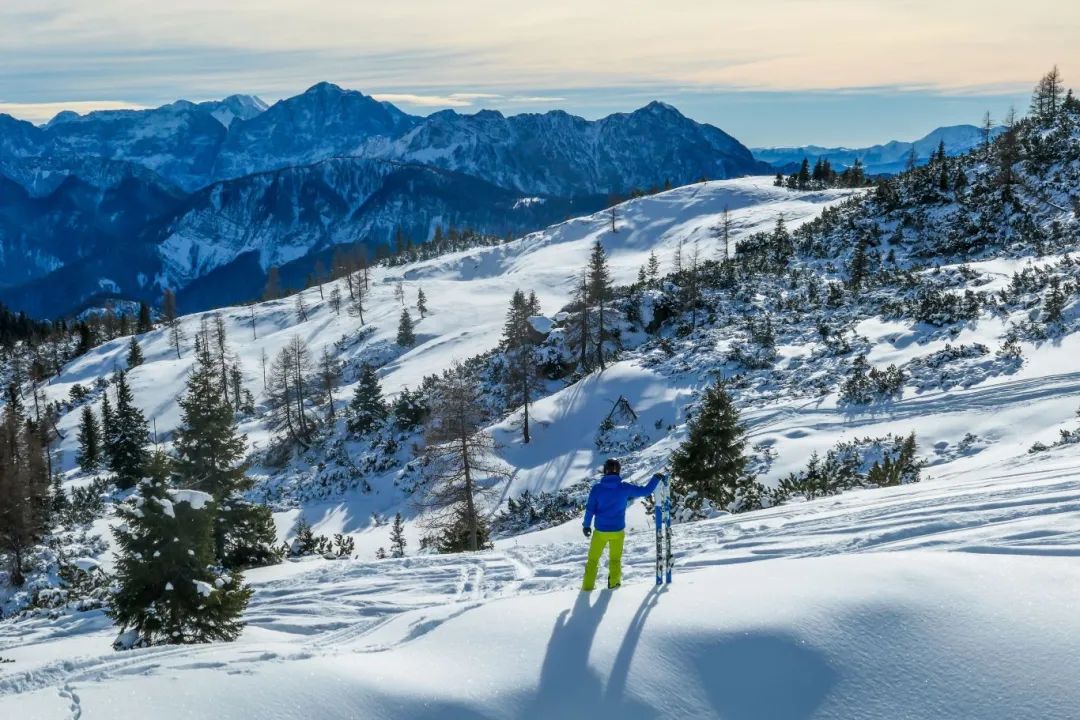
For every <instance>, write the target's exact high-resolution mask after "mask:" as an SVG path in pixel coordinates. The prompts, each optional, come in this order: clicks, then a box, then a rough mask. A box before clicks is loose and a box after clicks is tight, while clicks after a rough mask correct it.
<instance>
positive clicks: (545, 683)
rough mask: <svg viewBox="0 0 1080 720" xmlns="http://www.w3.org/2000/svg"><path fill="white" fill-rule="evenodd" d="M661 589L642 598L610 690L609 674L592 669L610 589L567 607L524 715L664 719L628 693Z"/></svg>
mask: <svg viewBox="0 0 1080 720" xmlns="http://www.w3.org/2000/svg"><path fill="white" fill-rule="evenodd" d="M659 593H660V590H658V589H656V588H653V589H652V590H650V591H649V593H648V594H647V595H646V596H645V598H644V599H643V600H642V603H641V606H640V607H639V608H638V610H637V612H636V613H635V614H634V617H633V619H632V620H631V622H630V626H629V627H628V628H627V630H626V635H625V636H624V637H623V641H622V644H621V645H620V647H619V651H618V653H617V655H616V657H615V662H614V665H613V666H612V670H611V675H610V677H609V679H608V682H607V687H606V689H603V685H604V683H603V678H602V677H601V676H600V674H599V673H598V672H596V670H594V669H592V668H590V667H589V653H590V650H591V649H592V644H593V639H594V638H595V637H596V632H597V629H598V628H599V626H600V622H601V620H602V618H603V615H604V611H605V610H606V609H607V606H608V603H609V602H610V601H611V593H610V592H601V594H600V599H599V600H597V602H596V603H595V604H594V605H590V604H589V594H588V593H584V592H583V593H581V594H580V595H579V596H578V599H577V601H576V602H575V603H574V607H573V609H572V610H564V611H563V612H562V614H561V615H559V619H558V620H556V621H555V628H554V629H553V630H552V633H551V639H550V640H549V641H548V646H547V653H546V654H545V656H544V664H543V666H542V668H541V672H540V682H539V684H538V687H537V692H536V695H535V696H534V697H533V698H532V700H531V701H530V702H529V704H528V706H527V707H526V709H525V711H524V712H523V713H522V715H521V717H523V718H529V719H531V720H548V719H549V718H556V717H620V718H622V719H623V720H631V719H637V718H656V717H660V713H659V711H658V710H656V709H654V708H651V707H648V706H647V705H643V704H641V703H640V702H637V701H629V702H628V701H627V700H626V699H625V698H624V697H623V694H624V691H625V689H626V679H627V676H628V675H629V672H630V664H631V661H632V660H633V657H634V651H635V650H636V648H637V644H638V640H639V639H640V638H641V633H642V630H643V629H644V627H645V619H646V618H647V617H648V614H649V612H650V611H651V610H652V608H653V607H655V606H656V602H657V599H658V597H659Z"/></svg>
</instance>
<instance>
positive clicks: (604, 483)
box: [584, 475, 661, 532]
mask: <svg viewBox="0 0 1080 720" xmlns="http://www.w3.org/2000/svg"><path fill="white" fill-rule="evenodd" d="M660 479H661V476H660V475H653V478H652V480H650V481H649V482H648V484H647V485H634V484H633V483H628V482H623V479H622V478H621V477H619V476H618V475H605V476H604V477H602V478H600V482H598V483H596V484H595V485H593V486H592V489H591V490H589V501H588V502H587V503H585V523H584V525H585V527H592V525H593V518H594V517H595V518H596V529H597V530H598V531H600V532H617V531H619V530H622V529H624V528H625V527H626V504H627V503H628V502H630V501H631V500H633V499H634V498H639V497H645V496H646V495H652V492H653V490H655V489H656V486H657V485H658V484H659V483H660Z"/></svg>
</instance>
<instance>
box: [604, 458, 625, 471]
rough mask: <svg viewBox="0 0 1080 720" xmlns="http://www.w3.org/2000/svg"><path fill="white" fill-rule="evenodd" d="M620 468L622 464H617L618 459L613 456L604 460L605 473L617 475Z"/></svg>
mask: <svg viewBox="0 0 1080 720" xmlns="http://www.w3.org/2000/svg"><path fill="white" fill-rule="evenodd" d="M620 470H622V466H621V465H619V461H618V460H616V459H615V458H608V459H607V460H605V461H604V474H605V475H618V474H619V471H620Z"/></svg>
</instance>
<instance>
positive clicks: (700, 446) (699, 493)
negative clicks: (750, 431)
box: [671, 381, 747, 511]
mask: <svg viewBox="0 0 1080 720" xmlns="http://www.w3.org/2000/svg"><path fill="white" fill-rule="evenodd" d="M688 429H689V433H688V437H687V439H686V441H685V442H683V444H682V445H680V446H679V449H678V450H676V451H675V453H674V454H673V455H672V457H671V474H672V478H673V483H674V485H673V492H674V493H675V494H676V495H678V496H679V497H680V498H681V499H682V501H683V503H684V504H685V506H686V507H688V508H690V509H691V510H693V511H699V510H700V509H701V508H702V504H703V502H704V501H709V502H711V503H712V505H713V506H714V507H716V508H719V509H727V508H728V506H730V505H732V503H734V502H735V500H736V489H737V487H738V486H739V484H740V483H742V482H744V481H745V479H746V463H747V458H746V455H745V454H744V450H745V447H746V432H745V429H744V428H743V426H742V425H741V424H740V422H739V412H738V410H737V409H736V408H735V405H734V403H732V401H731V397H730V396H729V395H728V393H727V390H726V389H725V388H724V385H723V382H722V381H718V382H716V383H715V384H714V385H712V386H711V387H709V388H708V389H707V390H706V391H705V397H704V398H703V399H702V403H701V407H700V408H699V409H698V412H697V415H695V416H694V418H693V419H692V420H691V421H690V422H689V423H688Z"/></svg>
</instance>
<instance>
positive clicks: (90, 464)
mask: <svg viewBox="0 0 1080 720" xmlns="http://www.w3.org/2000/svg"><path fill="white" fill-rule="evenodd" d="M75 462H76V463H78V464H79V467H80V468H82V471H83V472H85V473H92V472H94V471H95V470H97V468H98V464H99V463H100V462H101V431H100V429H99V427H98V422H97V417H95V416H94V409H93V408H92V407H90V406H89V405H86V406H85V407H83V410H82V417H81V418H80V420H79V450H78V452H76V454H75Z"/></svg>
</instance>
